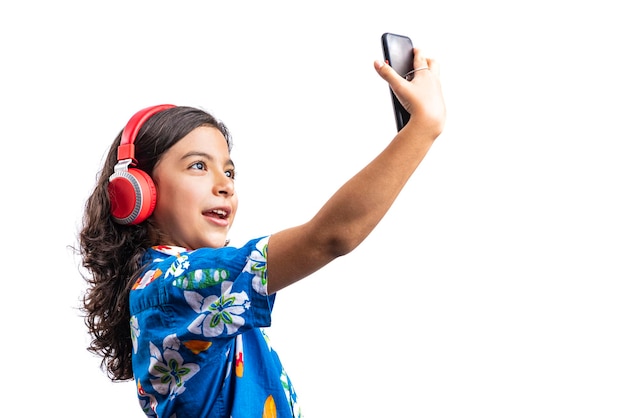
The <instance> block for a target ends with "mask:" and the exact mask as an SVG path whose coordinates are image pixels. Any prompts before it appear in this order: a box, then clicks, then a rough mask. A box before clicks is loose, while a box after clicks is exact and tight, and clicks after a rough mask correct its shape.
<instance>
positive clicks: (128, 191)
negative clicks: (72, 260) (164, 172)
mask: <svg viewBox="0 0 626 418" xmlns="http://www.w3.org/2000/svg"><path fill="white" fill-rule="evenodd" d="M172 107H175V106H174V105H170V104H164V105H157V106H150V107H147V108H145V109H142V110H140V111H139V112H137V113H135V114H134V115H133V117H131V118H130V120H129V121H128V123H127V124H126V126H125V127H124V130H123V131H122V139H121V141H120V145H119V147H117V164H116V165H115V168H114V171H113V174H111V176H110V177H109V186H108V192H109V200H110V203H111V216H112V218H113V220H114V221H115V222H117V223H119V224H122V225H136V224H139V223H141V222H143V221H145V220H146V219H147V218H148V217H149V216H150V215H151V214H152V211H153V210H154V207H155V206H156V187H155V185H154V182H153V181H152V179H151V178H150V176H149V175H148V174H147V173H146V172H145V171H142V170H139V169H137V168H130V166H133V165H135V164H136V163H137V161H136V160H135V138H136V137H137V134H138V133H139V129H141V127H142V126H143V124H144V123H145V122H146V121H147V120H148V119H150V117H151V116H152V115H154V114H155V113H158V112H160V111H162V110H165V109H170V108H172Z"/></svg>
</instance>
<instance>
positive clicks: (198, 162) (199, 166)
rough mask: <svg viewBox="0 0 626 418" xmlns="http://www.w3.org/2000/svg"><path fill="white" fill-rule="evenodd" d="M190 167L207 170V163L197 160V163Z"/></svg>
mask: <svg viewBox="0 0 626 418" xmlns="http://www.w3.org/2000/svg"><path fill="white" fill-rule="evenodd" d="M189 168H193V169H196V170H206V164H205V163H203V162H202V161H196V162H195V163H193V164H191V165H190V166H189Z"/></svg>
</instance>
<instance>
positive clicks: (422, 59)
mask: <svg viewBox="0 0 626 418" xmlns="http://www.w3.org/2000/svg"><path fill="white" fill-rule="evenodd" d="M424 67H429V65H428V59H427V58H426V56H424V53H423V52H422V51H421V50H420V49H418V48H413V68H424Z"/></svg>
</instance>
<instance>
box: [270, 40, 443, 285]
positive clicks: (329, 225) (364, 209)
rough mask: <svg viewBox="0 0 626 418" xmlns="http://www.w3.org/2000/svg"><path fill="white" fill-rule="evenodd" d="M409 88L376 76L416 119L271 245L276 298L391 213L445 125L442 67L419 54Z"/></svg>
mask: <svg viewBox="0 0 626 418" xmlns="http://www.w3.org/2000/svg"><path fill="white" fill-rule="evenodd" d="M414 52H415V61H414V68H420V67H424V66H428V67H429V70H427V71H426V70H424V71H418V72H416V73H415V77H414V78H413V79H412V80H411V81H410V82H409V81H407V80H405V79H404V78H402V77H400V76H399V75H398V74H397V73H396V72H395V71H394V70H393V69H392V68H391V67H390V66H389V65H387V64H384V63H381V62H376V63H375V64H374V66H375V68H376V71H378V73H379V74H380V76H381V77H382V78H383V79H384V80H385V81H387V82H388V83H389V85H390V87H391V88H392V90H393V91H394V92H395V94H396V95H397V96H398V98H399V100H400V102H401V103H402V104H403V106H404V107H405V108H406V109H407V110H408V111H409V113H410V114H411V118H410V119H409V122H408V124H407V125H406V126H405V127H404V128H403V129H402V130H401V131H400V132H398V134H397V135H396V137H395V138H394V139H393V140H392V141H391V142H390V143H389V145H388V146H387V147H386V148H385V149H384V150H383V151H382V152H381V153H380V154H379V155H378V156H377V157H376V158H375V159H374V160H372V161H371V162H370V163H369V164H368V165H367V166H365V167H364V168H363V169H362V170H361V171H359V172H358V173H357V174H356V175H355V176H354V177H352V178H351V179H350V180H348V181H347V182H346V183H345V184H344V185H343V186H342V187H341V188H340V189H339V190H337V192H336V193H335V194H334V195H333V196H332V197H331V198H330V199H329V200H328V201H327V202H326V204H324V206H322V208H321V209H320V210H319V212H317V214H316V215H315V216H314V217H313V218H312V219H311V220H310V221H308V222H306V223H304V224H302V225H299V226H296V227H293V228H289V229H286V230H284V231H281V232H278V233H276V234H274V235H272V236H271V237H270V240H269V244H268V259H267V269H268V270H267V277H268V290H269V292H270V293H274V292H276V291H278V290H280V289H282V288H284V287H286V286H289V285H290V284H292V283H294V282H296V281H298V280H300V279H302V278H304V277H306V276H308V275H309V274H311V273H313V272H315V271H316V270H318V269H320V268H321V267H323V266H325V265H326V264H328V263H329V262H330V261H332V260H333V259H335V258H337V257H340V256H342V255H345V254H347V253H349V252H350V251H352V250H353V249H354V248H356V247H357V246H358V245H359V244H360V243H361V242H362V241H363V240H364V239H365V238H366V237H367V236H368V235H369V234H370V232H371V231H372V230H373V229H374V227H375V226H376V225H377V224H378V222H379V221H380V220H381V219H382V217H383V216H384V215H385V213H387V211H388V210H389V208H390V207H391V205H392V203H393V202H394V200H395V199H396V197H397V196H398V194H399V193H400V190H402V188H403V187H404V185H405V184H406V182H407V181H408V179H409V178H410V176H411V175H412V174H413V172H414V171H415V169H416V168H417V166H418V165H419V164H420V162H421V161H422V159H423V158H424V156H425V155H426V153H427V152H428V150H429V149H430V146H431V145H432V144H433V142H434V140H435V139H436V138H437V137H438V136H439V134H440V133H441V131H442V129H443V125H444V122H445V113H446V111H445V105H444V101H443V96H442V94H441V86H440V83H439V67H438V64H437V63H436V62H435V61H434V60H431V59H427V58H425V57H423V56H422V54H421V53H420V51H419V50H418V49H415V51H414Z"/></svg>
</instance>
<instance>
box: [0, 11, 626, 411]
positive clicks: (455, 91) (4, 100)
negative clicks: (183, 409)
mask: <svg viewBox="0 0 626 418" xmlns="http://www.w3.org/2000/svg"><path fill="white" fill-rule="evenodd" d="M386 31H389V32H396V33H401V34H405V35H409V36H410V37H411V38H412V39H413V41H414V44H415V45H416V46H418V47H420V48H422V49H423V50H424V51H425V52H426V53H427V54H428V55H430V56H433V57H435V58H437V59H438V60H439V61H440V63H441V67H442V74H441V77H442V82H443V86H444V93H445V96H446V100H447V105H448V120H447V125H446V128H445V131H444V133H443V134H442V135H441V136H440V138H439V139H438V140H437V142H436V143H435V145H434V147H433V148H432V150H431V152H430V153H429V154H428V156H427V157H426V159H425V161H424V162H423V164H422V165H421V166H420V167H419V169H418V171H417V172H416V174H415V175H414V177H413V178H412V179H411V181H410V182H409V184H408V185H407V186H406V188H405V190H404V191H403V193H402V194H401V196H400V197H399V198H398V200H397V202H396V204H395V205H394V206H393V207H392V209H391V210H390V212H389V213H388V215H387V217H386V218H385V219H384V220H383V221H382V222H381V223H380V225H379V226H378V228H377V229H376V230H375V231H374V232H373V233H372V234H371V236H370V237H368V239H367V240H366V241H365V242H364V243H363V244H362V245H361V246H360V247H359V248H357V249H356V250H355V251H354V252H353V253H352V254H349V255H347V256H346V257H344V258H342V259H340V260H337V261H336V262H334V263H333V264H331V265H329V266H328V267H327V268H325V269H324V270H322V271H320V272H318V273H316V274H314V275H313V276H311V277H309V278H307V279H305V280H304V281H302V282H300V283H298V284H296V285H294V286H292V287H291V288H289V289H286V290H284V291H282V292H281V293H280V294H279V295H278V299H277V303H276V308H275V315H274V322H273V326H272V327H271V328H270V329H269V330H268V333H269V335H270V338H271V339H272V341H273V344H274V346H275V348H276V349H277V351H278V352H279V353H280V354H281V356H282V359H283V362H284V365H285V367H286V368H287V370H288V372H289V373H290V375H291V378H292V380H293V382H294V384H295V385H296V389H297V391H298V393H299V396H300V401H301V404H302V407H303V409H304V412H305V415H306V416H307V417H308V418H317V417H324V418H332V417H380V416H383V417H396V416H398V417H400V416H401V417H428V418H435V417H469V416H472V417H474V416H480V417H483V418H485V417H498V418H500V417H507V418H510V417H551V418H552V417H603V418H609V417H624V416H626V356H625V353H626V337H625V333H624V325H625V321H624V320H625V318H626V316H625V314H626V304H625V302H624V299H625V296H626V295H625V291H626V285H625V283H624V281H625V279H626V266H625V249H626V243H625V237H626V234H625V233H626V222H625V220H624V213H626V204H625V199H624V189H625V187H624V183H625V179H626V164H625V157H626V155H625V152H624V146H623V142H624V140H626V128H625V120H626V118H625V110H626V106H625V101H624V97H625V95H626V83H625V81H624V77H625V74H626V60H625V59H624V45H623V42H624V40H625V39H626V29H625V26H624V21H623V12H622V11H621V7H620V6H619V2H615V1H609V0H596V1H555V0H541V1H537V0H531V1H525V2H500V1H495V0H485V1H473V2H466V1H461V0H440V1H428V2H426V1H419V0H418V1H408V0H407V1H394V0H385V1H384V2H383V1H377V2H362V1H359V2H357V1H354V2H341V1H338V0H334V1H309V2H287V1H285V2H277V1H264V2H253V1H238V2H234V1H233V2H226V1H223V2H210V1H208V0H205V1H176V2H173V1H130V0H128V1H123V2H122V1H108V2H100V3H95V2H79V1H67V0H66V1H63V0H61V1H54V2H47V1H42V0H39V1H31V2H4V3H3V5H2V6H0V48H1V49H0V53H1V64H0V71H1V73H0V99H1V100H0V115H1V116H0V117H1V121H2V130H1V132H2V142H3V152H2V154H1V157H0V158H1V159H2V164H1V165H0V170H1V172H0V174H1V175H0V186H1V189H0V191H1V195H2V206H1V207H2V209H1V210H2V216H1V219H2V225H1V228H2V240H1V241H2V253H3V258H4V260H3V263H2V264H3V274H2V281H3V290H2V295H3V297H2V303H1V305H0V309H1V312H0V321H1V323H0V324H1V331H2V342H1V349H0V350H1V351H0V358H1V359H2V363H3V367H2V379H1V380H0V381H1V382H2V383H1V385H2V386H1V392H0V397H1V399H2V408H3V409H6V408H9V407H13V408H16V410H17V411H19V412H17V413H14V414H12V416H43V415H47V414H48V413H50V412H51V413H53V414H55V416H56V415H58V416H63V417H86V416H89V417H112V416H117V417H140V416H141V412H140V410H139V407H138V406H137V401H136V397H135V392H134V386H133V383H131V382H127V383H118V384H114V383H111V382H110V381H109V380H108V379H107V377H106V375H105V374H104V372H102V371H101V370H100V369H99V359H97V358H95V357H93V356H92V355H91V354H89V353H87V352H86V350H85V347H86V345H87V342H88V337H87V335H86V330H85V327H84V325H83V323H82V319H81V317H80V314H79V312H78V311H77V307H78V306H79V300H80V296H81V294H82V292H83V290H84V283H83V281H82V279H81V277H80V275H79V272H78V264H79V260H78V258H77V257H76V256H74V254H73V253H72V251H71V250H70V249H69V248H68V247H69V246H72V245H74V244H75V243H76V234H77V231H78V228H79V225H80V221H81V215H82V209H83V204H84V201H85V199H86V197H87V196H88V195H89V193H90V192H91V188H92V187H93V185H94V181H95V177H96V173H97V171H98V170H99V168H100V166H101V163H102V159H103V156H104V155H105V152H106V151H107V149H108V147H109V145H110V143H111V142H112V141H113V139H114V138H115V136H116V135H117V134H118V132H119V130H120V129H121V128H122V127H123V125H124V124H125V123H126V121H127V120H128V118H129V117H130V116H131V115H132V114H133V113H134V112H135V111H137V110H139V109H140V108H143V107H146V106H149V105H153V104H158V103H175V104H179V105H192V106H200V107H203V108H205V109H207V110H209V111H211V112H213V113H214V114H215V115H216V116H218V117H219V118H221V119H222V120H224V121H225V122H226V124H227V125H228V126H229V128H230V129H231V131H232V133H233V136H234V141H235V148H234V150H233V158H234V159H235V161H236V164H237V167H238V180H237V187H238V191H239V194H240V199H241V205H240V211H239V213H238V219H237V222H236V223H235V226H234V228H233V230H232V237H231V238H232V240H233V243H235V244H237V243H242V242H244V241H245V240H247V239H248V238H254V237H256V236H260V235H265V234H268V233H272V232H276V231H278V230H280V229H283V228H286V227H289V226H293V225H295V224H297V223H301V222H304V221H306V220H308V219H309V218H310V217H311V216H312V215H313V214H314V213H315V212H316V210H317V209H318V208H319V207H320V206H321V205H322V204H323V203H324V202H325V201H326V199H327V198H328V197H330V195H331V194H332V193H333V192H334V191H335V190H336V189H337V188H338V187H339V186H340V185H341V184H342V183H343V182H344V181H346V180H347V179H348V178H349V177H350V176H351V175H353V174H354V173H356V171H357V170H358V169H360V168H361V167H362V166H363V165H364V164H366V163H367V162H368V161H369V160H370V159H371V158H373V157H374V156H375V155H376V154H377V153H378V152H379V151H380V150H382V148H383V147H384V146H385V144H386V143H387V142H388V141H389V140H390V139H391V138H392V137H393V136H394V133H395V125H394V121H393V115H392V110H391V99H390V96H389V90H388V88H387V85H386V84H385V83H384V82H383V81H382V79H380V78H379V77H378V75H377V74H376V72H375V71H374V69H373V65H372V62H373V61H374V60H375V59H379V58H380V57H381V55H382V53H381V47H380V35H381V34H382V33H383V32H386ZM372 192H373V193H376V191H375V190H373V191H372ZM5 412H6V410H4V411H3V412H1V411H0V415H6V414H5Z"/></svg>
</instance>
